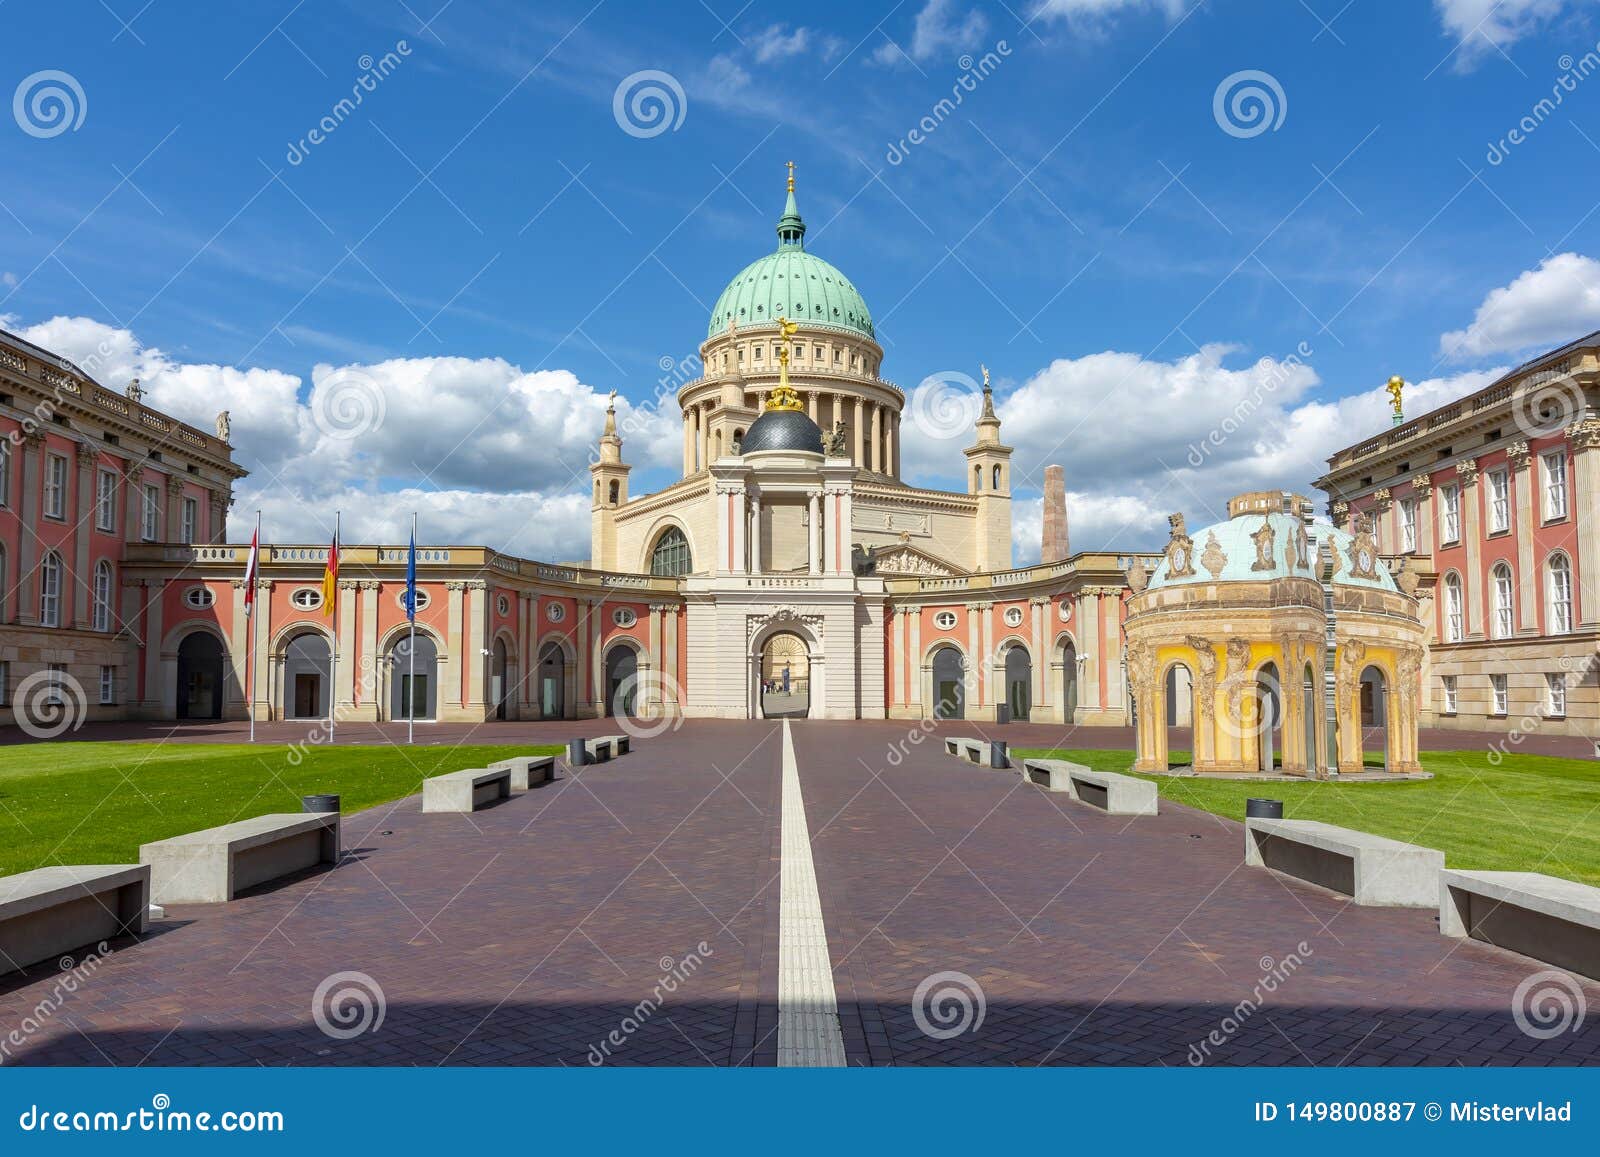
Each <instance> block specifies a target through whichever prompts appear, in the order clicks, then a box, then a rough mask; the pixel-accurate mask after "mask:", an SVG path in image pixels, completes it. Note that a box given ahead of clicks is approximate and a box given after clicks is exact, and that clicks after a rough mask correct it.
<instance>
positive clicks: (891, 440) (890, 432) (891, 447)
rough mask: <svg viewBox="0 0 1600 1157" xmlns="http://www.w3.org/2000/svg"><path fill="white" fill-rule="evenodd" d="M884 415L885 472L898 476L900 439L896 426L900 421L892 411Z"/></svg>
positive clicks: (885, 412)
mask: <svg viewBox="0 0 1600 1157" xmlns="http://www.w3.org/2000/svg"><path fill="white" fill-rule="evenodd" d="M884 415H885V421H884V431H883V440H884V453H883V472H884V473H885V474H890V475H895V476H898V475H899V473H900V440H899V439H898V438H896V437H895V427H896V426H897V424H898V421H897V419H896V418H895V416H894V414H892V413H890V412H889V411H888V410H885V411H884Z"/></svg>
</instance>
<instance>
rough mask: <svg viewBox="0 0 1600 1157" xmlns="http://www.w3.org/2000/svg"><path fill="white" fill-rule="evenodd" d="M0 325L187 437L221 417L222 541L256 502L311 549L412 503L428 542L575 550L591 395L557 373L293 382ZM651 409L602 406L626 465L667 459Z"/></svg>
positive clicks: (598, 425)
mask: <svg viewBox="0 0 1600 1157" xmlns="http://www.w3.org/2000/svg"><path fill="white" fill-rule="evenodd" d="M0 322H3V323H4V324H5V325H6V326H7V328H11V329H13V330H14V331H15V332H17V333H18V334H19V335H20V336H21V337H23V338H26V339H27V340H28V341H31V342H33V343H35V344H36V345H40V346H43V347H45V348H46V349H50V350H53V351H55V352H56V353H58V354H60V355H61V356H63V357H66V358H69V359H71V360H72V361H74V362H76V363H77V364H78V365H79V366H80V367H81V368H82V369H83V370H85V372H87V373H89V374H91V375H92V376H93V377H95V378H96V379H97V380H99V381H100V382H102V383H103V384H105V385H107V386H111V387H113V388H122V387H123V386H125V385H126V383H127V381H128V379H129V378H132V377H138V378H140V379H141V380H142V382H143V384H144V387H145V389H146V391H147V392H146V399H147V400H148V402H149V403H150V404H151V405H153V406H155V407H156V408H157V409H160V410H162V411H164V412H167V413H170V414H173V415H174V416H175V417H178V418H181V419H182V420H184V421H186V422H189V423H190V424H192V425H195V426H198V427H199V428H201V429H204V430H209V429H211V428H212V424H213V422H214V421H215V418H216V414H217V411H219V410H224V409H225V410H228V411H229V413H230V416H231V425H232V439H233V443H234V451H235V460H236V461H238V462H239V463H240V464H241V465H243V466H244V467H246V468H247V469H248V470H250V471H251V475H250V477H248V478H246V479H244V480H243V481H242V482H241V483H240V484H239V486H238V487H237V488H236V490H235V497H236V503H235V507H234V510H235V518H234V520H233V525H232V531H233V535H234V537H240V536H241V535H243V536H244V537H248V529H247V527H246V523H247V522H248V521H249V519H248V518H247V517H245V516H243V515H242V514H241V512H243V511H245V510H249V511H254V510H255V509H256V508H258V507H259V508H260V509H261V510H262V511H263V514H264V518H265V520H266V533H267V535H268V536H269V537H270V538H272V539H274V540H275V541H280V542H281V541H316V540H319V539H321V538H323V537H326V535H327V533H328V530H329V529H330V526H329V524H330V523H331V519H332V512H333V511H334V510H336V509H342V510H343V511H344V512H345V524H346V525H345V536H346V538H347V539H349V540H350V541H352V542H354V541H357V540H358V539H372V538H382V539H385V540H387V541H391V542H393V541H397V540H403V538H404V533H403V531H404V526H405V524H406V522H407V520H408V519H409V517H410V512H411V511H412V510H414V509H416V510H420V511H421V512H422V519H423V523H424V527H425V530H424V534H425V536H426V537H427V538H428V539H429V540H431V541H434V542H453V543H475V544H476V543H481V544H484V545H488V546H492V547H494V548H496V549H499V550H506V551H509V552H512V553H518V554H523V555H526V556H528V557H535V558H543V559H555V560H574V559H581V558H583V557H585V556H586V555H587V554H588V543H589V534H588V510H589V502H588V493H589V472H588V465H589V461H590V455H591V453H592V451H593V449H594V446H595V440H596V438H597V437H598V436H599V434H600V431H601V429H602V427H603V424H604V420H605V407H606V398H605V395H604V394H601V393H599V392H597V391H596V390H595V389H594V388H593V387H591V386H589V385H586V384H585V383H583V382H581V381H579V380H578V379H577V377H576V376H574V375H573V374H572V373H571V372H569V371H567V370H539V371H533V372H526V371H523V370H522V369H520V368H518V367H516V366H514V365H511V364H510V363H509V362H506V361H503V360H501V359H498V358H395V359H390V360H387V361H380V362H370V363H350V364H346V365H340V366H333V365H327V364H319V365H317V366H315V367H313V368H312V371H311V382H310V385H309V386H307V385H306V383H305V382H304V381H303V380H302V379H301V378H300V377H299V376H297V375H295V374H290V373H285V372H283V371H279V370H268V369H261V368H250V369H242V370H241V369H235V368H234V367H231V366H218V365H205V364H197V363H186V362H181V361H178V360H176V359H174V358H172V357H170V356H169V355H167V354H166V353H164V352H163V351H161V350H159V349H156V348H155V347H152V346H143V345H141V343H140V342H139V340H138V338H137V337H136V336H135V335H134V334H132V333H130V332H129V331H128V330H125V329H115V328H112V327H110V326H107V325H104V324H102V323H100V322H97V321H94V320H92V319H89V318H81V317H56V318H52V319H50V320H49V321H46V322H42V323H40V324H38V325H34V326H26V327H20V328H19V327H17V326H16V324H15V320H14V319H11V318H3V319H0ZM667 408H668V410H669V411H670V412H669V413H659V412H656V411H655V410H653V409H651V408H650V407H648V406H643V405H641V406H636V405H634V404H632V403H630V402H628V401H627V400H626V399H619V400H618V406H617V418H618V423H619V426H620V427H621V429H622V430H623V433H624V439H625V445H624V457H625V458H626V459H627V460H628V461H629V462H630V463H631V464H632V465H634V466H635V468H647V467H651V466H658V467H669V468H670V467H673V466H677V465H679V464H681V463H680V459H681V454H682V425H681V423H680V421H679V418H678V415H677V412H676V409H675V408H674V407H672V406H671V405H670V403H669V405H668V407H667ZM352 432H353V433H354V436H350V435H351V433H352Z"/></svg>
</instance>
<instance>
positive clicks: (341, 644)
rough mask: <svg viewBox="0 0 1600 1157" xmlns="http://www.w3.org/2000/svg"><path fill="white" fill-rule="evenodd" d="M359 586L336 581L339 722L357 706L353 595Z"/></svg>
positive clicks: (335, 700) (358, 662)
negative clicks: (337, 593)
mask: <svg viewBox="0 0 1600 1157" xmlns="http://www.w3.org/2000/svg"><path fill="white" fill-rule="evenodd" d="M359 589H360V584H359V583H358V582H356V580H354V579H340V580H339V605H338V607H337V608H335V618H334V623H335V629H336V630H337V632H338V634H337V636H336V637H335V639H334V650H335V652H336V653H337V655H338V659H337V663H336V666H337V669H338V679H337V682H336V683H335V687H334V698H333V704H334V711H335V713H336V717H337V718H339V719H348V718H349V717H350V713H351V712H352V711H353V710H354V709H355V704H356V672H357V669H358V668H359V667H360V666H361V653H360V650H359V649H358V648H357V646H356V592H357V591H358V590H359Z"/></svg>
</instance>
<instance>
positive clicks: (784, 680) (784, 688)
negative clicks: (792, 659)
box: [783, 663, 789, 695]
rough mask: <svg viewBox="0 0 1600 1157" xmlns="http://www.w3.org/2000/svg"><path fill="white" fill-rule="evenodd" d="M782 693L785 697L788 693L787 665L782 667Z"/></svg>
mask: <svg viewBox="0 0 1600 1157" xmlns="http://www.w3.org/2000/svg"><path fill="white" fill-rule="evenodd" d="M783 693H784V694H785V695H787V694H788V693H789V664H787V663H785V664H784V665H783Z"/></svg>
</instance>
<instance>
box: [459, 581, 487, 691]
mask: <svg viewBox="0 0 1600 1157" xmlns="http://www.w3.org/2000/svg"><path fill="white" fill-rule="evenodd" d="M466 587H467V590H466V602H467V611H466V616H467V617H466V624H465V626H466V630H464V631H463V632H462V637H463V640H464V643H465V648H466V652H467V662H468V663H469V664H470V666H468V667H467V704H466V706H467V709H468V710H469V711H470V712H471V713H472V718H473V719H474V720H477V719H480V718H486V717H487V716H486V715H485V714H484V712H485V710H486V707H485V704H484V698H483V682H484V680H483V674H484V670H485V668H486V667H487V666H488V663H489V661H488V659H487V657H485V655H484V653H483V651H484V648H485V647H486V646H487V645H488V637H489V633H488V628H489V595H488V584H487V583H485V582H484V581H483V580H481V579H476V580H474V581H472V582H469V583H467V584H466Z"/></svg>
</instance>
